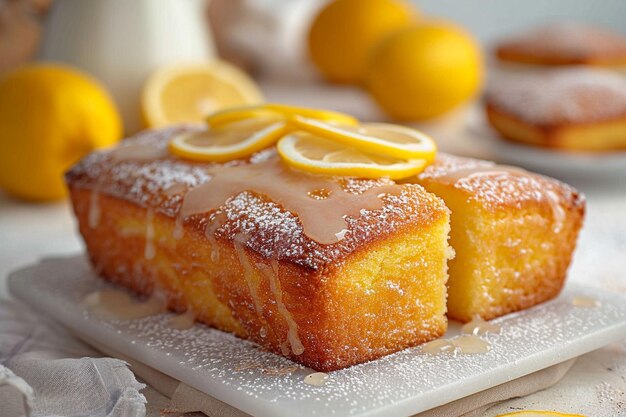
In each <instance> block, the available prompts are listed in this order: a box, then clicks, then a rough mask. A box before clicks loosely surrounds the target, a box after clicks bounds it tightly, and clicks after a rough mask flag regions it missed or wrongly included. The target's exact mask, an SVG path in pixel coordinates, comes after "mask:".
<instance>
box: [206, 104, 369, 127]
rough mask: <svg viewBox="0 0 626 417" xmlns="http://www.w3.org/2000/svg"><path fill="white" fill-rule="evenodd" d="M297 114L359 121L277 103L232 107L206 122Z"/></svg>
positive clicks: (286, 117)
mask: <svg viewBox="0 0 626 417" xmlns="http://www.w3.org/2000/svg"><path fill="white" fill-rule="evenodd" d="M296 116H299V117H306V118H307V119H311V120H322V121H324V122H326V123H328V124H341V125H348V126H352V125H356V124H358V123H359V121H358V120H357V119H356V118H354V117H352V116H350V115H347V114H344V113H339V112H335V111H330V110H320V109H313V108H308V107H297V106H289V105H286V104H275V103H266V104H261V105H258V106H240V107H232V108H229V109H225V110H222V111H218V112H215V113H213V114H211V115H209V116H208V117H207V118H206V122H207V124H208V125H209V126H211V127H221V126H225V125H227V124H229V123H233V122H238V121H240V120H245V119H253V118H264V119H275V120H285V121H286V120H291V119H292V118H294V117H296Z"/></svg>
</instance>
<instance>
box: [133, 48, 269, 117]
mask: <svg viewBox="0 0 626 417" xmlns="http://www.w3.org/2000/svg"><path fill="white" fill-rule="evenodd" d="M262 101H263V95H262V93H261V91H260V90H259V88H258V87H257V86H256V84H255V83H254V81H253V80H252V79H251V78H250V77H248V75H247V74H246V73H244V72H243V71H241V70H239V69H238V68H237V67H235V66H233V65H231V64H228V63H227V62H223V61H219V60H215V61H211V62H207V63H201V64H191V65H173V66H166V67H163V68H161V69H159V70H157V71H156V72H155V73H154V74H152V75H151V76H150V77H149V79H148V81H147V82H146V84H145V85H144V87H143V91H142V97H141V106H142V111H143V116H144V119H145V123H146V125H147V126H148V127H151V128H155V127H162V126H167V125H170V124H174V123H183V122H191V123H202V122H203V120H204V117H205V116H206V115H207V114H210V113H212V112H215V111H217V110H221V109H223V108H227V107H232V106H241V105H250V104H253V103H255V104H256V103H260V102H262Z"/></svg>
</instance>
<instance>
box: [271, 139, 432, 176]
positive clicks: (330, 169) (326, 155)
mask: <svg viewBox="0 0 626 417" xmlns="http://www.w3.org/2000/svg"><path fill="white" fill-rule="evenodd" d="M277 150H278V154H279V155H280V156H281V158H282V159H283V161H284V162H285V163H286V164H287V165H289V166H291V167H293V168H296V169H299V170H302V171H307V172H310V173H313V174H323V175H339V176H351V177H361V178H382V177H387V178H391V179H401V178H407V177H410V176H412V175H416V174H418V173H419V172H421V171H422V170H423V169H424V168H425V167H426V165H427V164H428V161H426V160H425V159H415V160H403V159H397V158H393V157H389V156H385V155H379V154H372V153H367V152H363V151H361V150H359V149H356V148H350V147H346V146H344V145H343V144H341V143H337V142H333V141H332V140H328V139H324V138H321V137H319V136H316V135H313V134H311V133H307V132H293V133H290V134H288V135H287V136H285V137H283V138H281V139H280V140H279V141H278V144H277Z"/></svg>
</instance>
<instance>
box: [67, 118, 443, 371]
mask: <svg viewBox="0 0 626 417" xmlns="http://www.w3.org/2000/svg"><path fill="white" fill-rule="evenodd" d="M186 129H189V128H171V129H166V130H161V131H158V132H147V133H143V134H141V135H139V136H137V137H134V138H131V139H127V140H126V141H124V143H123V145H122V146H121V147H119V148H116V149H114V150H112V151H108V152H100V153H94V154H92V155H90V156H88V157H86V158H85V159H83V160H82V161H81V162H79V163H78V164H77V165H76V166H75V167H74V168H73V169H72V170H70V171H69V172H68V173H67V175H66V180H67V183H68V185H69V188H70V192H71V199H72V202H73V205H74V210H75V213H76V216H77V218H78V223H79V227H80V232H81V234H82V235H83V237H84V240H85V243H86V246H87V249H88V252H89V255H90V258H91V261H92V263H93V264H94V266H95V268H96V269H97V270H98V271H100V273H101V275H102V276H103V277H104V278H106V279H107V280H109V281H112V282H114V283H118V284H120V285H122V286H124V287H127V288H130V289H132V290H133V291H135V292H136V293H138V294H144V295H148V294H151V293H153V292H155V291H158V292H160V293H161V294H164V295H165V296H166V297H167V299H168V303H169V307H170V308H171V309H172V310H176V311H180V312H182V311H191V312H192V313H193V314H194V315H195V317H196V318H197V320H199V321H201V322H203V323H206V324H208V325H209V326H212V327H216V328H218V329H221V330H224V331H227V332H232V333H234V334H235V335H237V336H239V337H242V338H246V339H249V340H252V341H254V342H256V343H258V344H260V345H261V346H263V347H265V348H266V349H269V350H270V351H273V352H275V353H277V354H281V355H284V356H287V357H289V358H291V359H293V360H294V361H296V362H299V363H301V364H304V365H306V366H309V367H311V368H313V369H316V370H321V371H331V370H335V369H340V368H343V367H347V366H350V365H353V364H357V363H361V362H365V361H369V360H371V359H375V358H378V357H380V356H382V355H385V354H388V353H391V352H394V351H398V350H400V349H404V348H406V347H409V346H414V345H417V344H419V343H422V342H425V341H429V340H432V339H434V338H437V337H439V336H441V335H443V333H444V332H445V331H446V327H447V319H446V316H445V313H446V279H447V261H448V259H449V258H450V257H451V255H452V250H451V249H450V248H449V246H448V233H449V210H448V209H447V208H446V206H445V205H444V203H443V201H442V200H441V199H439V198H438V197H436V196H435V195H433V194H431V193H428V192H427V191H425V190H424V188H423V187H422V186H420V185H414V184H405V185H399V184H396V183H394V182H393V181H391V180H388V179H352V178H346V177H325V176H317V175H312V174H307V173H304V172H300V171H296V170H292V169H290V168H288V167H287V166H286V165H283V164H282V162H281V160H280V158H278V157H277V155H276V152H275V150H273V149H267V150H264V151H261V152H258V153H256V154H254V155H252V156H251V157H250V158H248V159H246V160H238V161H231V162H228V163H224V164H216V163H198V162H190V161H188V160H184V159H180V158H178V157H175V156H172V155H171V154H170V153H169V152H168V151H167V144H168V141H169V140H170V139H171V138H172V137H173V136H175V135H177V134H179V133H181V132H184V131H187V130H186Z"/></svg>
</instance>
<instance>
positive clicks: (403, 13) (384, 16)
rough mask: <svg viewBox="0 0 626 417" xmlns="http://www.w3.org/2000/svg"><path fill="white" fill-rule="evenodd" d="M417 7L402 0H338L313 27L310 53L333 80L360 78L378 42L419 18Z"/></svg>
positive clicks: (323, 11)
mask: <svg viewBox="0 0 626 417" xmlns="http://www.w3.org/2000/svg"><path fill="white" fill-rule="evenodd" d="M417 14H418V12H417V10H416V9H415V8H413V7H412V6H411V5H410V4H408V3H405V2H403V1H400V0H335V1H332V2H330V3H329V4H328V5H327V6H326V7H325V8H324V9H322V11H321V12H320V13H319V14H318V16H317V18H316V19H315V20H314V21H313V24H312V26H311V28H310V30H309V53H310V56H311V59H312V61H313V63H314V64H315V65H316V66H317V68H318V69H319V70H320V71H321V72H322V74H323V75H324V76H325V77H326V78H327V79H328V80H329V81H333V82H340V83H355V82H360V81H361V78H362V76H363V70H364V68H365V64H366V62H367V57H368V55H369V53H370V51H371V49H372V47H374V45H376V44H377V43H378V42H380V41H381V40H382V39H383V38H385V37H386V36H388V35H389V34H390V33H392V32H394V31H397V30H399V29H402V28H404V27H406V26H408V25H410V24H411V23H413V22H415V20H416V17H417Z"/></svg>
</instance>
